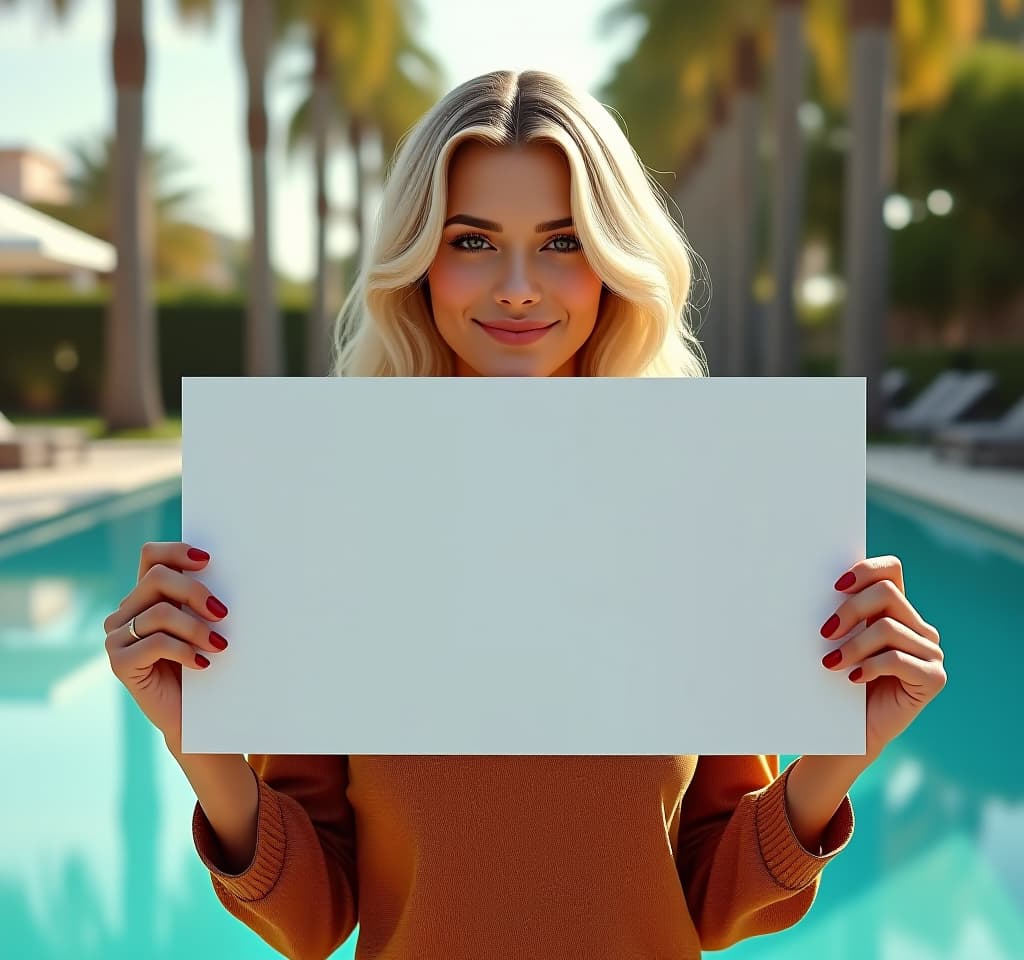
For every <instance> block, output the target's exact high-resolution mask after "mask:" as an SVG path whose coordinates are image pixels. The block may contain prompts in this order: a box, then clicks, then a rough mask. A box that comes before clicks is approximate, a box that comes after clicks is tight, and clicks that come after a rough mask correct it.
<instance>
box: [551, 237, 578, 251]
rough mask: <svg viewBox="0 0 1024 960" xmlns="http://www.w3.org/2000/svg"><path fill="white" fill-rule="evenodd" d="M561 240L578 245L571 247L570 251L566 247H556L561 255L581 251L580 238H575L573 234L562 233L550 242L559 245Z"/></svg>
mask: <svg viewBox="0 0 1024 960" xmlns="http://www.w3.org/2000/svg"><path fill="white" fill-rule="evenodd" d="M559 240H568V241H569V242H570V243H574V244H576V246H575V247H569V248H568V249H566V248H565V247H556V248H555V249H556V250H558V252H559V253H575V252H576V251H577V250H579V249H581V248H580V240H579V237H577V236H574V235H573V234H571V233H560V234H559V235H558V236H557V237H552V238H551V241H550V242H551V243H558V241H559Z"/></svg>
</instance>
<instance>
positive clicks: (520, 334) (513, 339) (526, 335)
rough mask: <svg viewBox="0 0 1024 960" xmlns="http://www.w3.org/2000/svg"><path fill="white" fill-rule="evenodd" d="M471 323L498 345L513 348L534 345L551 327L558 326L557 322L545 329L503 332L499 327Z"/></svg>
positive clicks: (476, 321) (478, 322) (475, 321)
mask: <svg viewBox="0 0 1024 960" xmlns="http://www.w3.org/2000/svg"><path fill="white" fill-rule="evenodd" d="M473 323H475V324H477V325H478V326H479V327H480V328H481V329H482V330H483V331H484V333H486V334H487V335H488V336H490V337H491V338H493V339H494V340H497V341H498V342H499V343H504V344H510V345H512V346H515V345H517V344H523V345H525V344H529V343H536V342H537V341H538V340H540V339H541V338H542V337H543V336H545V334H547V332H548V331H549V330H551V329H552V328H553V327H556V326H558V321H557V320H556V321H555V322H554V323H549V324H548V325H547V326H546V327H536V328H534V329H533V330H518V331H516V330H503V329H502V328H501V327H491V326H488V325H487V324H486V323H480V321H479V320H474V321H473Z"/></svg>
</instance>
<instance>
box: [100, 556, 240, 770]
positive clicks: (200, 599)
mask: <svg viewBox="0 0 1024 960" xmlns="http://www.w3.org/2000/svg"><path fill="white" fill-rule="evenodd" d="M208 561H209V555H207V554H206V553H205V552H204V551H202V550H196V549H195V548H192V547H190V546H189V545H188V544H186V543H159V542H158V543H146V544H143V546H142V554H141V558H140V561H139V577H138V582H137V583H136V585H135V587H134V589H133V590H132V591H131V592H130V593H129V594H128V596H126V597H125V598H124V599H123V600H122V601H121V604H120V606H119V607H118V608H117V609H116V610H115V611H114V612H113V613H112V614H110V616H109V617H107V619H106V620H104V621H103V629H104V630H105V631H106V633H107V640H106V644H105V646H106V650H107V656H108V657H109V659H110V668H111V670H113V671H114V676H116V677H117V679H118V680H120V681H121V683H123V684H124V685H125V687H127V689H128V692H129V693H130V694H131V695H132V698H133V699H134V700H135V702H136V703H138V705H139V707H140V708H141V709H142V712H143V713H144V714H145V715H146V716H147V717H148V718H149V720H150V722H151V723H152V724H153V725H154V726H155V727H156V728H157V729H158V730H160V731H161V733H163V735H164V739H165V740H166V741H167V745H168V747H170V748H171V749H172V750H174V749H177V750H178V751H179V752H180V750H181V668H182V667H183V666H185V667H187V668H188V669H190V670H205V669H206V668H207V667H208V666H209V665H210V661H209V654H213V653H219V652H220V651H221V650H223V649H224V648H225V647H226V646H227V640H226V639H224V637H222V636H220V634H218V633H216V632H215V631H211V629H210V623H209V622H213V623H217V622H219V621H220V620H223V619H224V617H226V616H227V613H228V611H227V607H225V606H224V604H222V603H221V602H220V601H219V600H218V599H217V598H216V597H214V596H213V595H212V594H211V593H210V591H209V590H207V589H206V587H205V586H204V585H203V584H202V583H201V582H200V581H199V580H196V579H195V578H193V577H191V576H186V575H185V573H184V572H183V571H192V570H199V569H201V568H202V567H203V566H205V565H206V563H207V562H208ZM132 617H135V632H136V633H137V634H138V635H139V636H140V637H141V638H142V639H141V640H136V639H135V638H134V637H133V636H132V635H131V634H130V633H129V632H128V624H129V622H130V621H131V619H132Z"/></svg>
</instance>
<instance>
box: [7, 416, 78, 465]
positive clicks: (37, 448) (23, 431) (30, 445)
mask: <svg viewBox="0 0 1024 960" xmlns="http://www.w3.org/2000/svg"><path fill="white" fill-rule="evenodd" d="M88 451H89V435H88V434H87V433H86V432H85V431H84V430H81V429H79V428H78V427H17V426H15V425H14V424H13V423H11V421H10V420H8V419H7V417H5V416H4V415H3V414H2V413H0V469H28V468H32V467H50V466H55V465H57V464H59V463H61V462H63V461H65V460H68V459H78V460H84V459H85V458H86V455H87V454H88Z"/></svg>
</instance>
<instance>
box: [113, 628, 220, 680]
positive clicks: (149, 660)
mask: <svg viewBox="0 0 1024 960" xmlns="http://www.w3.org/2000/svg"><path fill="white" fill-rule="evenodd" d="M108 654H109V656H110V668H111V670H112V671H113V672H114V675H115V676H116V677H118V679H120V680H121V681H122V682H123V681H124V680H126V679H130V678H131V676H132V674H134V673H139V672H146V673H148V672H149V670H150V669H151V668H152V666H153V664H154V663H156V662H157V661H159V660H170V661H172V662H174V663H180V664H181V665H182V666H183V667H189V668H190V669H192V670H205V669H206V668H207V667H208V666H209V665H210V661H209V659H207V658H206V657H204V656H203V655H202V654H201V653H197V652H196V649H195V647H193V646H192V645H191V644H188V643H185V641H184V640H179V639H178V638H177V637H172V636H171V635H170V634H169V633H164V632H162V631H160V632H157V633H151V634H149V636H146V637H143V638H142V639H141V640H139V641H138V642H136V643H131V644H128V645H127V646H121V647H116V648H115V649H111V650H108Z"/></svg>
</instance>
